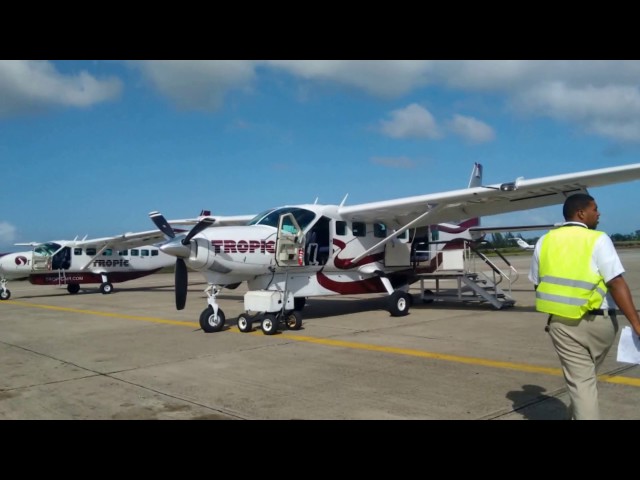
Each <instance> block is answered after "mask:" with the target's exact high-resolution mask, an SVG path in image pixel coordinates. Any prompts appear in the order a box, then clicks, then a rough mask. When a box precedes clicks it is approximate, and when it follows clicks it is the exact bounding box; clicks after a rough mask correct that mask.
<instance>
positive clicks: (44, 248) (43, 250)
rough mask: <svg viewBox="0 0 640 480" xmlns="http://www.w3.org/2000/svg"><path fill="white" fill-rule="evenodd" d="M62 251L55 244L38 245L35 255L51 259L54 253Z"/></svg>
mask: <svg viewBox="0 0 640 480" xmlns="http://www.w3.org/2000/svg"><path fill="white" fill-rule="evenodd" d="M58 250H60V245H58V244H57V243H54V242H49V243H43V244H42V245H38V246H37V247H36V248H34V249H33V251H34V253H36V254H38V255H43V256H46V257H50V256H51V255H53V254H54V253H56V252H57V251H58Z"/></svg>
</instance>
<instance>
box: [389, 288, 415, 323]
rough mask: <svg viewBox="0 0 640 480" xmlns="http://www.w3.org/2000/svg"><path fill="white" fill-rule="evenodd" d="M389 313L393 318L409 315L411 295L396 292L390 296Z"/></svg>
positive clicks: (401, 291) (400, 291)
mask: <svg viewBox="0 0 640 480" xmlns="http://www.w3.org/2000/svg"><path fill="white" fill-rule="evenodd" d="M388 302H389V313H390V314H391V316H392V317H403V316H405V315H407V314H408V313H409V307H410V306H411V295H410V294H409V293H407V292H405V291H404V290H396V291H395V292H393V293H392V294H391V295H390V296H389V300H388Z"/></svg>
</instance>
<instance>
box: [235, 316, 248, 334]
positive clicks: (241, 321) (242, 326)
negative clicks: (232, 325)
mask: <svg viewBox="0 0 640 480" xmlns="http://www.w3.org/2000/svg"><path fill="white" fill-rule="evenodd" d="M238 330H240V331H241V332H242V333H247V332H250V331H251V320H249V317H248V316H247V315H246V314H244V313H243V314H241V315H240V316H239V317H238Z"/></svg>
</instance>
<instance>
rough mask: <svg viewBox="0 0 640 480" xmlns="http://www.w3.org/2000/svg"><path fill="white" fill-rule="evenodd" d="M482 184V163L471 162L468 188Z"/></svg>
mask: <svg viewBox="0 0 640 480" xmlns="http://www.w3.org/2000/svg"><path fill="white" fill-rule="evenodd" d="M481 185H482V165H481V164H479V163H478V162H476V163H474V164H473V170H472V171H471V178H470V179H469V188H473V187H479V186H481Z"/></svg>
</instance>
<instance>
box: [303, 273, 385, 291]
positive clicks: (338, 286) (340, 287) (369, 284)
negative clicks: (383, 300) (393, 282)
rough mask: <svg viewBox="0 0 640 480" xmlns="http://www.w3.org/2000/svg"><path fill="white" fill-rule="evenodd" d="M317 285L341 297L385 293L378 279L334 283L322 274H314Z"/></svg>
mask: <svg viewBox="0 0 640 480" xmlns="http://www.w3.org/2000/svg"><path fill="white" fill-rule="evenodd" d="M316 279H317V280H318V283H319V284H320V285H321V286H323V287H324V288H326V289H327V290H331V291H332V292H336V293H339V294H341V295H351V294H356V293H380V292H386V289H385V288H384V285H383V284H382V281H381V280H380V278H379V277H373V278H366V279H364V280H356V281H353V282H336V281H335V280H331V279H330V278H329V277H327V276H326V275H325V274H324V273H322V272H318V273H316Z"/></svg>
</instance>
